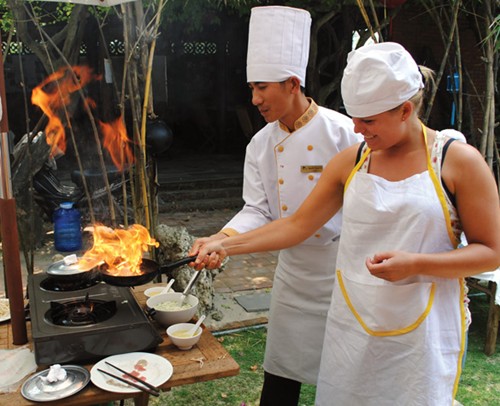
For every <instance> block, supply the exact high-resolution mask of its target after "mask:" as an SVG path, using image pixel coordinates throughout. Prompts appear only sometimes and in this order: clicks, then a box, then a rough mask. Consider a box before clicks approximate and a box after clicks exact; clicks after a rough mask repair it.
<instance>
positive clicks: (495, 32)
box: [489, 14, 500, 51]
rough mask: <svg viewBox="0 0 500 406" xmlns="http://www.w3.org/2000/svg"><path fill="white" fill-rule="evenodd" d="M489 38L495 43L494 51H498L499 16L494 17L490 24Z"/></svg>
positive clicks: (499, 39)
mask: <svg viewBox="0 0 500 406" xmlns="http://www.w3.org/2000/svg"><path fill="white" fill-rule="evenodd" d="M490 28H491V32H490V35H489V36H490V37H492V38H493V40H494V43H495V51H499V50H500V14H499V15H497V16H496V17H495V19H494V20H493V22H492V23H491V27H490Z"/></svg>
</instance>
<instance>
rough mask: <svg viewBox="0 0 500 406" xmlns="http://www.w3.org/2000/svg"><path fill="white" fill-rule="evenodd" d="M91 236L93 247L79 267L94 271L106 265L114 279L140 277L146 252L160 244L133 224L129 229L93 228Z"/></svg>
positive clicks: (84, 255) (84, 256)
mask: <svg viewBox="0 0 500 406" xmlns="http://www.w3.org/2000/svg"><path fill="white" fill-rule="evenodd" d="M92 233H93V237H94V244H93V246H92V248H91V249H90V250H88V251H87V252H85V254H83V256H82V258H80V260H79V261H78V266H79V267H80V268H81V269H92V268H94V267H96V266H99V265H102V264H103V263H105V264H106V267H107V272H108V273H109V274H111V275H113V276H139V275H141V274H142V273H143V272H142V271H141V263H142V256H143V253H144V252H146V251H147V250H148V249H149V247H151V246H154V247H158V246H159V245H160V244H159V243H158V242H157V241H156V240H155V239H154V238H152V237H151V236H150V235H149V232H148V230H147V229H146V228H145V227H144V226H142V225H140V224H133V225H132V226H130V227H129V228H128V229H127V230H125V229H116V230H113V229H112V228H109V227H106V226H104V225H94V226H93V227H92Z"/></svg>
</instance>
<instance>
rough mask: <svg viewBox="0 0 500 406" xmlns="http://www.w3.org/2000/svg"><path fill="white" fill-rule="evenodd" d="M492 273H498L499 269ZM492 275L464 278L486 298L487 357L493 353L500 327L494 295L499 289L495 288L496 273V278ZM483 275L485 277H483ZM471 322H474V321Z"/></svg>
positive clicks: (489, 273) (497, 306) (499, 316)
mask: <svg viewBox="0 0 500 406" xmlns="http://www.w3.org/2000/svg"><path fill="white" fill-rule="evenodd" d="M494 272H500V269H499V270H496V271H494ZM492 273H493V272H488V273H486V274H479V275H474V276H471V277H469V278H466V281H467V284H468V285H469V287H472V288H474V289H477V290H479V291H480V292H483V293H486V295H487V296H488V301H489V307H488V319H487V322H486V341H485V343H484V353H485V354H486V355H488V356H489V355H493V354H494V353H495V348H496V342H497V334H498V327H499V325H500V305H499V304H497V302H496V294H497V290H498V289H499V287H498V286H497V285H498V284H497V281H498V273H497V274H496V277H492V275H491V274H492ZM485 275H487V276H486V277H485ZM472 322H474V320H473V321H472Z"/></svg>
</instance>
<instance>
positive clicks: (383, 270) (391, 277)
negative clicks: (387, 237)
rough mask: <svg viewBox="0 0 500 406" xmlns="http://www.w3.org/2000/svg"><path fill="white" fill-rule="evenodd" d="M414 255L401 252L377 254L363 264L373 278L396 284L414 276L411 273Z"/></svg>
mask: <svg viewBox="0 0 500 406" xmlns="http://www.w3.org/2000/svg"><path fill="white" fill-rule="evenodd" d="M414 255H415V254H412V253H409V252H403V251H387V252H379V253H377V254H375V255H374V256H373V257H372V258H367V259H366V261H365V264H366V267H367V268H368V271H370V273H371V274H372V275H373V276H376V277H377V278H381V279H385V280H386V281H389V282H396V281H400V280H402V279H405V278H407V277H409V276H412V275H414V274H415V273H414V272H412V264H413V262H414V261H413V259H414Z"/></svg>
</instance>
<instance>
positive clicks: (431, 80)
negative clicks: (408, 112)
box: [408, 65, 436, 116]
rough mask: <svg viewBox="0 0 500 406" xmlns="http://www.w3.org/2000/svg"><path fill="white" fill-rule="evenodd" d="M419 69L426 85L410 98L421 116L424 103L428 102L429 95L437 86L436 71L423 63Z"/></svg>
mask: <svg viewBox="0 0 500 406" xmlns="http://www.w3.org/2000/svg"><path fill="white" fill-rule="evenodd" d="M418 69H419V71H420V73H421V74H422V80H423V82H424V87H423V88H422V89H420V90H419V91H418V92H417V93H416V94H415V95H414V96H412V97H411V98H410V100H408V101H410V102H412V103H413V104H414V105H415V111H416V112H417V115H418V116H420V114H421V113H422V109H423V106H424V103H425V104H427V101H428V99H429V96H430V95H431V94H432V92H433V91H434V89H435V87H436V80H435V76H436V74H435V72H434V71H433V70H432V69H430V68H428V67H426V66H423V65H419V66H418Z"/></svg>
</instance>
